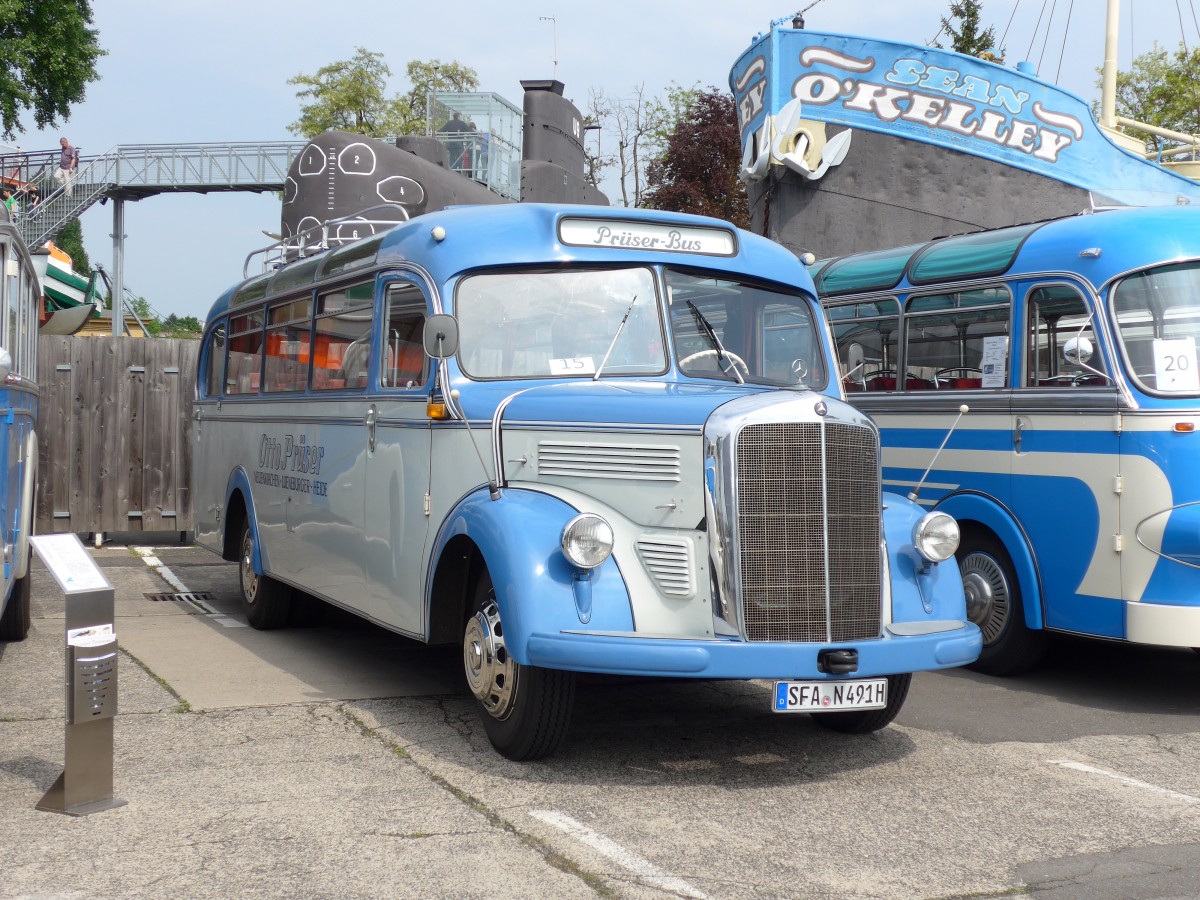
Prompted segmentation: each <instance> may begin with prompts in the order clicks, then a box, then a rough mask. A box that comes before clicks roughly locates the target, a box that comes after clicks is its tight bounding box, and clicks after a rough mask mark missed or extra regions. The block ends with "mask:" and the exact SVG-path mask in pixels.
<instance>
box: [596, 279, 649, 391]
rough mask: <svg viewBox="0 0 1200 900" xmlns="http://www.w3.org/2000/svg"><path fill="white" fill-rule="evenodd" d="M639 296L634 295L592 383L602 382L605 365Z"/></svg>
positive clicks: (597, 367)
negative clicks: (601, 375)
mask: <svg viewBox="0 0 1200 900" xmlns="http://www.w3.org/2000/svg"><path fill="white" fill-rule="evenodd" d="M637 298H638V295H637V294H634V295H633V299H632V300H630V301H629V306H628V307H626V309H625V315H623V316H621V324H620V325H618V326H617V333H616V334H614V335H613V339H612V340H611V341H609V344H608V349H607V350H605V351H604V359H602V360H600V365H598V366H596V374H595V375H593V376H592V381H599V380H600V373H601V372H603V371H604V365H605V363H607V362H608V358H609V356H611V355H612V352H613V347H615V346H617V340H618V339H619V338H620V337H621V332H622V331H623V330H624V329H625V323H626V322H628V321H629V314H630V313H631V312H633V304H635V303H637Z"/></svg>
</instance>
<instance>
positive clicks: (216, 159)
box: [0, 141, 307, 247]
mask: <svg viewBox="0 0 1200 900" xmlns="http://www.w3.org/2000/svg"><path fill="white" fill-rule="evenodd" d="M306 145H307V142H305V141H275V142H265V143H263V142H260V143H223V144H138V145H130V144H120V145H118V146H116V147H113V148H112V149H110V150H108V151H107V152H105V153H103V154H101V155H99V156H93V157H82V158H81V159H80V161H79V167H78V169H77V170H76V172H75V174H74V177H73V178H72V179H71V181H70V182H69V183H68V184H66V185H63V186H61V187H60V186H58V185H57V184H56V183H55V181H54V172H55V170H56V169H57V168H58V159H59V154H58V151H49V152H39V153H22V154H7V155H3V156H0V178H2V180H3V182H4V183H5V184H6V185H8V186H10V187H12V188H14V189H16V191H17V199H18V202H19V203H20V204H21V208H20V211H19V212H18V214H17V224H18V227H19V228H20V230H21V235H22V237H24V239H25V242H26V244H28V245H29V246H30V247H38V246H41V245H42V244H43V243H45V242H46V241H47V240H49V239H50V238H52V237H53V236H54V235H55V234H57V233H58V232H59V231H60V230H61V229H62V228H63V226H64V225H66V224H67V223H68V222H70V221H71V220H72V219H76V218H78V217H79V216H80V215H82V214H83V212H84V211H85V210H86V209H87V208H88V207H90V206H91V205H92V204H93V203H96V202H97V201H99V200H102V199H105V198H107V197H119V198H141V197H148V196H150V195H152V194H161V193H168V192H181V191H191V192H197V193H208V192H211V191H278V190H282V189H283V185H284V180H285V179H286V178H287V172H288V168H289V167H290V166H291V164H292V160H293V159H295V158H296V156H297V155H299V153H300V152H301V151H302V150H303V149H304V147H305V146H306Z"/></svg>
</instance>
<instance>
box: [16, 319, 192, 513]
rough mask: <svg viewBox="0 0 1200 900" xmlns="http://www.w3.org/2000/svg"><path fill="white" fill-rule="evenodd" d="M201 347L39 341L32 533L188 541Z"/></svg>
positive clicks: (162, 341) (160, 341) (171, 342)
mask: <svg viewBox="0 0 1200 900" xmlns="http://www.w3.org/2000/svg"><path fill="white" fill-rule="evenodd" d="M199 350H200V342H199V341H194V340H190V341H189V340H176V339H167V338H154V339H135V338H113V337H88V338H81V337H61V336H43V337H40V338H38V384H39V387H40V389H41V400H40V406H39V410H38V441H39V446H40V452H39V459H38V464H39V469H38V502H37V511H36V512H37V524H36V526H35V532H36V533H40V534H47V533H50V532H60V531H61V532H73V533H75V534H84V533H99V532H127V531H181V532H182V531H190V530H191V528H192V501H191V489H190V480H191V468H192V442H191V435H192V397H193V391H194V386H195V382H196V360H197V356H198V354H199Z"/></svg>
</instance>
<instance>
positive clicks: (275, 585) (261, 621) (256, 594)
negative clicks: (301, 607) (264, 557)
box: [238, 522, 292, 631]
mask: <svg viewBox="0 0 1200 900" xmlns="http://www.w3.org/2000/svg"><path fill="white" fill-rule="evenodd" d="M241 547H242V552H241V556H239V558H238V572H239V575H240V576H241V584H242V602H243V608H244V609H245V611H246V621H247V622H249V623H250V625H251V627H253V628H257V629H258V630H259V631H270V630H272V629H275V628H282V627H283V626H284V625H286V624H287V622H288V616H289V615H290V613H291V611H292V589H291V588H290V587H288V586H287V585H284V584H280V583H279V582H278V581H276V580H275V579H274V578H272V577H271V576H269V575H258V574H256V573H255V571H254V532H252V531H251V530H250V523H249V522H243V523H242V544H241Z"/></svg>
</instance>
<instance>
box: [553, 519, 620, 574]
mask: <svg viewBox="0 0 1200 900" xmlns="http://www.w3.org/2000/svg"><path fill="white" fill-rule="evenodd" d="M612 548H613V530H612V526H611V525H609V524H608V523H607V522H606V521H604V519H602V518H600V517H599V516H598V515H596V514H595V513H581V514H580V515H578V516H576V517H575V518H573V519H572V520H571V521H570V522H568V523H567V524H566V525H564V526H563V533H562V550H563V554H564V555H565V556H566V557H567V559H569V560H570V561H571V562H572V563H574V564H575V565H577V566H579V567H580V568H581V569H594V568H596V566H598V565H600V564H601V563H603V562H604V561H605V560H606V559H608V558H609V556H611V555H612Z"/></svg>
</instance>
